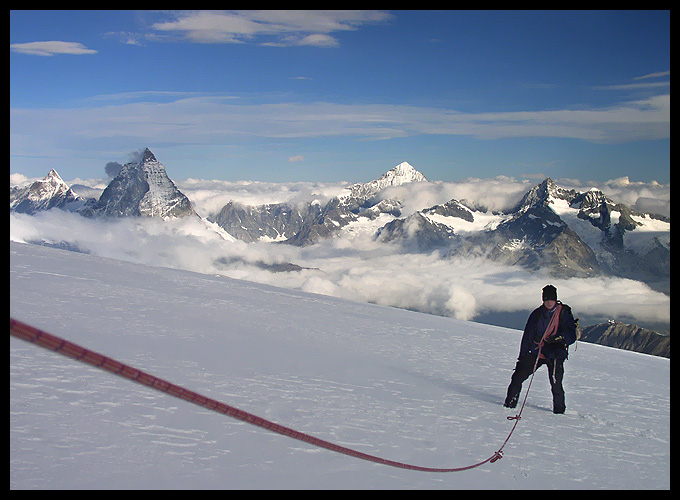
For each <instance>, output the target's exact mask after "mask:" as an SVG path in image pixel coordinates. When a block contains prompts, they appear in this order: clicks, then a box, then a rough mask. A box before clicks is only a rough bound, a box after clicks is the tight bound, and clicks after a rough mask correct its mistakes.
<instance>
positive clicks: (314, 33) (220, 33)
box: [151, 10, 393, 47]
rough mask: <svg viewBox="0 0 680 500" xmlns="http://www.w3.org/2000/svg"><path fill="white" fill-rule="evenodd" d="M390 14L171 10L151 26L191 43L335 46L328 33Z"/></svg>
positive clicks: (387, 18) (371, 12)
mask: <svg viewBox="0 0 680 500" xmlns="http://www.w3.org/2000/svg"><path fill="white" fill-rule="evenodd" d="M392 17H393V16H392V15H391V14H388V13H386V12H380V11H324V10H311V11H309V10H285V11H275V10H269V11H200V12H179V13H173V14H171V16H170V19H168V20H165V21H161V22H156V23H153V24H152V25H151V28H152V29H153V30H155V31H157V32H160V33H162V34H166V35H168V36H171V37H174V38H170V39H171V40H182V41H188V42H193V43H257V44H260V45H269V46H279V47H288V46H296V45H311V46H315V47H335V46H337V45H338V41H337V39H336V38H335V37H333V36H331V35H330V34H329V33H333V32H337V31H351V30H356V29H358V28H359V27H360V26H362V25H364V24H368V23H377V22H384V21H387V20H389V19H391V18H392Z"/></svg>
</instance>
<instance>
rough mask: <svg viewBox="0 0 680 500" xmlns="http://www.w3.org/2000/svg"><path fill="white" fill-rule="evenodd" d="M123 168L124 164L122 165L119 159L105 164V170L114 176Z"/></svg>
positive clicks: (110, 175) (107, 173)
mask: <svg viewBox="0 0 680 500" xmlns="http://www.w3.org/2000/svg"><path fill="white" fill-rule="evenodd" d="M122 168H123V165H121V164H120V163H118V162H117V161H110V162H108V163H107V164H106V166H104V171H105V172H106V175H108V176H109V177H111V178H113V177H115V176H117V175H118V173H119V172H120V170H121V169H122Z"/></svg>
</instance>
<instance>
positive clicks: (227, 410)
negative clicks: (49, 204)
mask: <svg viewBox="0 0 680 500" xmlns="http://www.w3.org/2000/svg"><path fill="white" fill-rule="evenodd" d="M9 332H10V335H12V336H14V337H16V338H19V339H22V340H25V341H27V342H31V343H33V344H36V345H38V346H40V347H43V348H45V349H48V350H50V351H54V352H57V353H59V354H62V355H64V356H67V357H69V358H73V359H76V360H78V361H81V362H83V363H87V364H89V365H92V366H95V367H97V368H101V369H102V370H106V371H108V372H111V373H113V374H115V375H118V376H120V377H124V378H127V379H129V380H132V381H134V382H137V383H139V384H142V385H145V386H148V387H151V388H152V389H156V390H157V391H160V392H164V393H166V394H169V395H171V396H175V397H177V398H180V399H183V400H185V401H188V402H190V403H193V404H195V405H198V406H201V407H203V408H207V409H209V410H213V411H216V412H218V413H222V414H224V415H227V416H229V417H232V418H235V419H237V420H241V421H243V422H247V423H249V424H252V425H256V426H258V427H262V428H264V429H267V430H269V431H272V432H276V433H278V434H282V435H284V436H288V437H291V438H293V439H297V440H299V441H304V442H305V443H309V444H312V445H315V446H319V447H321V448H326V449H328V450H331V451H335V452H338V453H342V454H344V455H348V456H351V457H355V458H360V459H362V460H368V461H370V462H376V463H379V464H383V465H389V466H391V467H398V468H401V469H409V470H416V471H423V472H459V471H464V470H470V469H474V468H475V467H479V466H481V465H484V464H485V463H487V462H489V463H494V462H496V461H497V460H499V459H500V458H502V457H503V453H502V451H503V448H504V447H505V445H506V444H507V442H508V441H509V439H510V436H511V435H512V432H513V431H514V430H515V427H516V426H517V422H515V425H514V426H513V428H512V430H511V431H510V434H509V435H508V437H507V438H506V440H505V442H504V443H503V446H501V447H500V449H499V450H498V451H496V452H495V453H494V454H493V455H492V456H490V457H489V458H487V459H486V460H482V461H481V462H478V463H475V464H472V465H468V466H466V467H453V468H436V467H421V466H418V465H409V464H406V463H402V462H396V461H394V460H387V459H385V458H380V457H376V456H373V455H369V454H367V453H362V452H360V451H356V450H353V449H350V448H346V447H344V446H340V445H337V444H334V443H331V442H329V441H325V440H323V439H320V438H317V437H314V436H310V435H309V434H305V433H303V432H299V431H296V430H293V429H290V428H288V427H284V426H283V425H279V424H276V423H274V422H270V421H269V420H266V419H264V418H262V417H258V416H256V415H253V414H252V413H248V412H246V411H243V410H239V409H238V408H234V407H233V406H229V405H227V404H224V403H220V402H219V401H216V400H214V399H211V398H207V397H205V396H202V395H200V394H198V393H196V392H194V391H190V390H188V389H185V388H184V387H181V386H178V385H175V384H173V383H171V382H167V381H165V380H163V379H160V378H158V377H155V376H153V375H149V374H148V373H145V372H143V371H141V370H138V369H136V368H133V367H131V366H128V365H126V364H124V363H121V362H119V361H116V360H115V359H112V358H109V357H107V356H104V355H102V354H99V353H96V352H94V351H90V350H88V349H85V348H84V347H81V346H79V345H78V344H74V343H73V342H69V341H68V340H65V339H63V338H61V337H57V336H56V335H52V334H49V333H47V332H45V331H42V330H39V329H37V328H34V327H32V326H29V325H27V324H25V323H22V322H21V321H17V320H15V319H12V318H10V319H9ZM527 393H528V391H527ZM525 401H526V397H525ZM522 408H524V404H522ZM520 413H521V411H520ZM508 418H510V417H508ZM519 418H520V417H519V415H518V416H517V421H519Z"/></svg>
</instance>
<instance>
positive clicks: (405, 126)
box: [10, 94, 670, 156]
mask: <svg viewBox="0 0 680 500" xmlns="http://www.w3.org/2000/svg"><path fill="white" fill-rule="evenodd" d="M10 128H11V131H12V134H11V137H10V142H11V149H10V154H11V155H13V156H19V155H28V156H35V154H36V150H35V145H36V143H37V142H36V141H38V140H39V141H41V143H43V144H44V145H45V146H49V145H51V146H50V147H51V148H52V149H77V150H96V149H101V150H111V149H114V148H121V147H125V144H129V143H131V142H132V141H134V143H136V144H139V142H140V141H143V142H144V143H146V144H156V145H159V146H160V145H164V146H177V145H186V144H191V145H225V144H243V143H248V142H252V141H258V140H271V139H281V140H285V139H301V138H308V139H310V138H329V137H351V138H356V139H367V140H379V139H392V138H398V137H410V136H420V135H430V136H434V135H436V136H442V135H443V136H447V135H448V136H464V137H472V138H475V139H482V140H490V139H501V138H530V137H550V138H569V139H578V140H584V141H591V142H603V143H616V142H626V141H638V140H657V139H667V138H669V137H670V94H667V95H662V96H656V97H653V98H649V99H644V100H637V101H624V102H621V103H619V104H617V105H614V106H609V107H605V108H583V109H580V110H579V109H568V110H567V109H565V110H545V111H515V112H485V113H471V112H459V111H456V110H451V109H445V108H432V107H419V106H409V105H393V104H344V103H343V104H341V103H333V102H312V103H302V102H262V103H255V104H253V103H252V102H248V103H245V102H241V101H237V100H234V99H233V98H229V97H224V96H196V97H186V98H181V99H175V100H171V101H170V102H125V103H113V104H110V105H106V106H81V107H78V108H54V107H52V108H44V109H39V108H31V109H20V108H14V109H10Z"/></svg>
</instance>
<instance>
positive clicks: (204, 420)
mask: <svg viewBox="0 0 680 500" xmlns="http://www.w3.org/2000/svg"><path fill="white" fill-rule="evenodd" d="M10 294H11V295H10V316H11V317H15V318H17V319H19V320H21V321H25V322H27V323H29V324H31V325H32V326H35V327H38V328H42V329H45V330H46V331H49V332H51V333H54V334H55V335H60V336H63V337H65V338H67V339H68V340H71V341H73V342H77V343H79V344H81V345H83V346H84V347H87V348H89V349H92V350H95V351H98V352H101V353H102V354H105V355H107V356H110V357H113V358H115V359H118V360H120V361H122V362H125V363H128V364H130V365H132V366H135V367H137V368H139V369H142V370H145V371H147V372H149V373H151V374H153V375H156V376H158V377H161V378H165V379H167V380H169V381H171V382H173V383H176V384H179V385H183V386H185V387H187V388H188V389H191V390H194V391H196V392H199V393H201V394H203V395H205V396H208V397H211V398H214V399H217V400H219V401H223V402H225V403H227V404H230V405H233V406H236V407H238V408H240V409H243V410H245V411H249V412H252V413H254V414H256V415H259V416H262V417H264V418H267V419H270V420H273V421H275V422H277V423H280V424H282V425H286V426H289V427H292V428H295V429H297V430H300V431H302V432H306V433H309V434H312V435H315V436H317V437H320V438H322V439H327V440H329V441H333V442H336V443H338V444H341V445H344V446H349V447H352V448H356V449H358V450H360V451H363V452H366V453H371V454H375V455H379V456H382V457H384V458H388V459H392V460H398V461H403V462H408V463H412V464H415V465H423V466H433V467H460V466H465V465H469V464H471V463H475V462H478V461H480V460H483V459H485V458H487V457H488V456H490V455H491V454H492V453H493V452H494V451H495V450H496V449H498V448H499V447H500V445H501V444H502V442H503V440H504V439H505V437H506V436H507V433H508V432H509V430H510V428H511V426H512V422H510V421H508V420H506V416H508V415H513V414H514V412H513V411H511V410H507V409H505V408H503V407H502V406H501V404H502V401H503V398H504V396H505V389H506V387H507V384H508V382H509V379H510V375H511V373H512V368H513V367H514V362H515V358H516V355H517V351H518V348H519V339H520V334H521V332H518V331H515V330H509V329H504V328H499V327H492V326H488V325H482V324H475V323H471V322H465V321H459V320H455V319H450V318H443V317H438V316H431V315H427V314H420V313H415V312H410V311H405V310H401V309H394V308H389V307H381V306H376V305H370V304H362V303H358V302H351V301H347V300H343V299H338V298H333V297H328V296H321V295H313V294H308V293H304V292H299V291H291V290H284V289H279V288H275V287H271V286H268V285H263V284H255V283H250V282H245V281H239V280H233V279H229V278H224V277H217V276H209V275H204V274H197V273H192V272H188V271H181V270H174V269H167V268H157V267H148V266H143V265H139V264H133V263H128V262H122V261H117V260H111V259H105V258H100V257H94V256H90V255H84V254H77V253H73V252H66V251H62V250H56V249H51V248H45V247H37V246H32V245H25V244H20V243H14V242H10ZM571 351H572V353H571V354H570V359H569V360H568V361H567V363H566V375H565V390H566V393H567V407H568V410H567V413H566V414H565V415H553V414H552V412H551V409H552V402H551V396H550V390H549V384H548V380H547V379H548V377H547V372H546V370H545V369H544V368H542V369H541V370H540V371H539V372H538V373H537V374H536V378H535V380H534V384H533V386H532V389H531V394H530V396H529V400H528V404H527V408H526V409H525V411H524V414H523V419H522V421H521V422H520V423H519V425H518V427H517V430H516V431H515V433H514V435H513V437H512V439H511V441H510V442H509V444H508V445H507V446H506V448H505V450H504V458H503V459H502V460H500V461H498V462H496V463H494V464H486V465H484V466H482V467H480V468H477V469H474V470H472V471H467V472H458V473H448V474H441V473H440V474H437V473H422V472H414V471H406V470H400V469H394V468H390V467H387V466H383V465H379V464H373V463H370V462H366V461H362V460H358V459H355V458H352V457H347V456H344V455H340V454H337V453H333V452H330V451H328V450H321V449H317V448H314V447H311V446H310V445H307V444H306V443H302V442H299V441H296V440H292V439H290V438H286V437H283V436H279V435H277V434H273V433H271V432H267V431H265V430H263V429H259V428H256V427H253V426H250V425H247V424H245V423H242V422H239V421H236V420H233V419H230V418H228V417H225V416H223V415H220V414H217V413H214V412H210V411H208V410H206V409H203V408H199V407H197V406H195V405H192V404H190V403H187V402H184V401H181V400H179V399H176V398H172V397H170V396H168V395H166V394H162V393H159V392H156V391H152V390H150V389H148V388H145V387H142V386H139V385H137V384H133V383H130V382H129V381H126V380H124V379H121V378H119V377H115V376H113V375H110V374H107V373H104V372H101V371H99V370H96V369H94V368H92V367H89V366H86V365H83V364H80V363H77V362H75V361H72V360H69V359H66V358H63V357H62V356H59V355H57V354H54V353H50V352H47V351H44V350H42V349H39V348H37V347H35V346H32V345H30V344H27V343H25V342H22V341H20V340H17V339H14V338H11V339H10V488H11V489H30V488H37V489H59V488H74V489H77V488H102V489H103V488H111V489H116V488H154V489H155V488H173V489H174V488H223V489H224V488H233V489H243V488H246V489H268V488H272V489H274V488H275V489H292V488H309V489H311V488H343V489H360V488H361V489H365V488H373V489H390V488H395V489H396V488H398V489H407V488H410V489H438V488H441V489H452V488H474V489H493V488H500V489H510V488H535V489H558V488H577V489H578V488H583V489H591V488H602V489H604V488H620V489H664V488H670V362H669V360H668V359H664V358H657V357H653V356H646V355H642V354H637V353H633V352H628V351H619V350H615V349H609V348H606V347H602V346H597V345H592V344H585V343H579V345H578V350H577V351H576V352H573V348H572V349H571ZM526 386H527V384H525V390H526Z"/></svg>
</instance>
